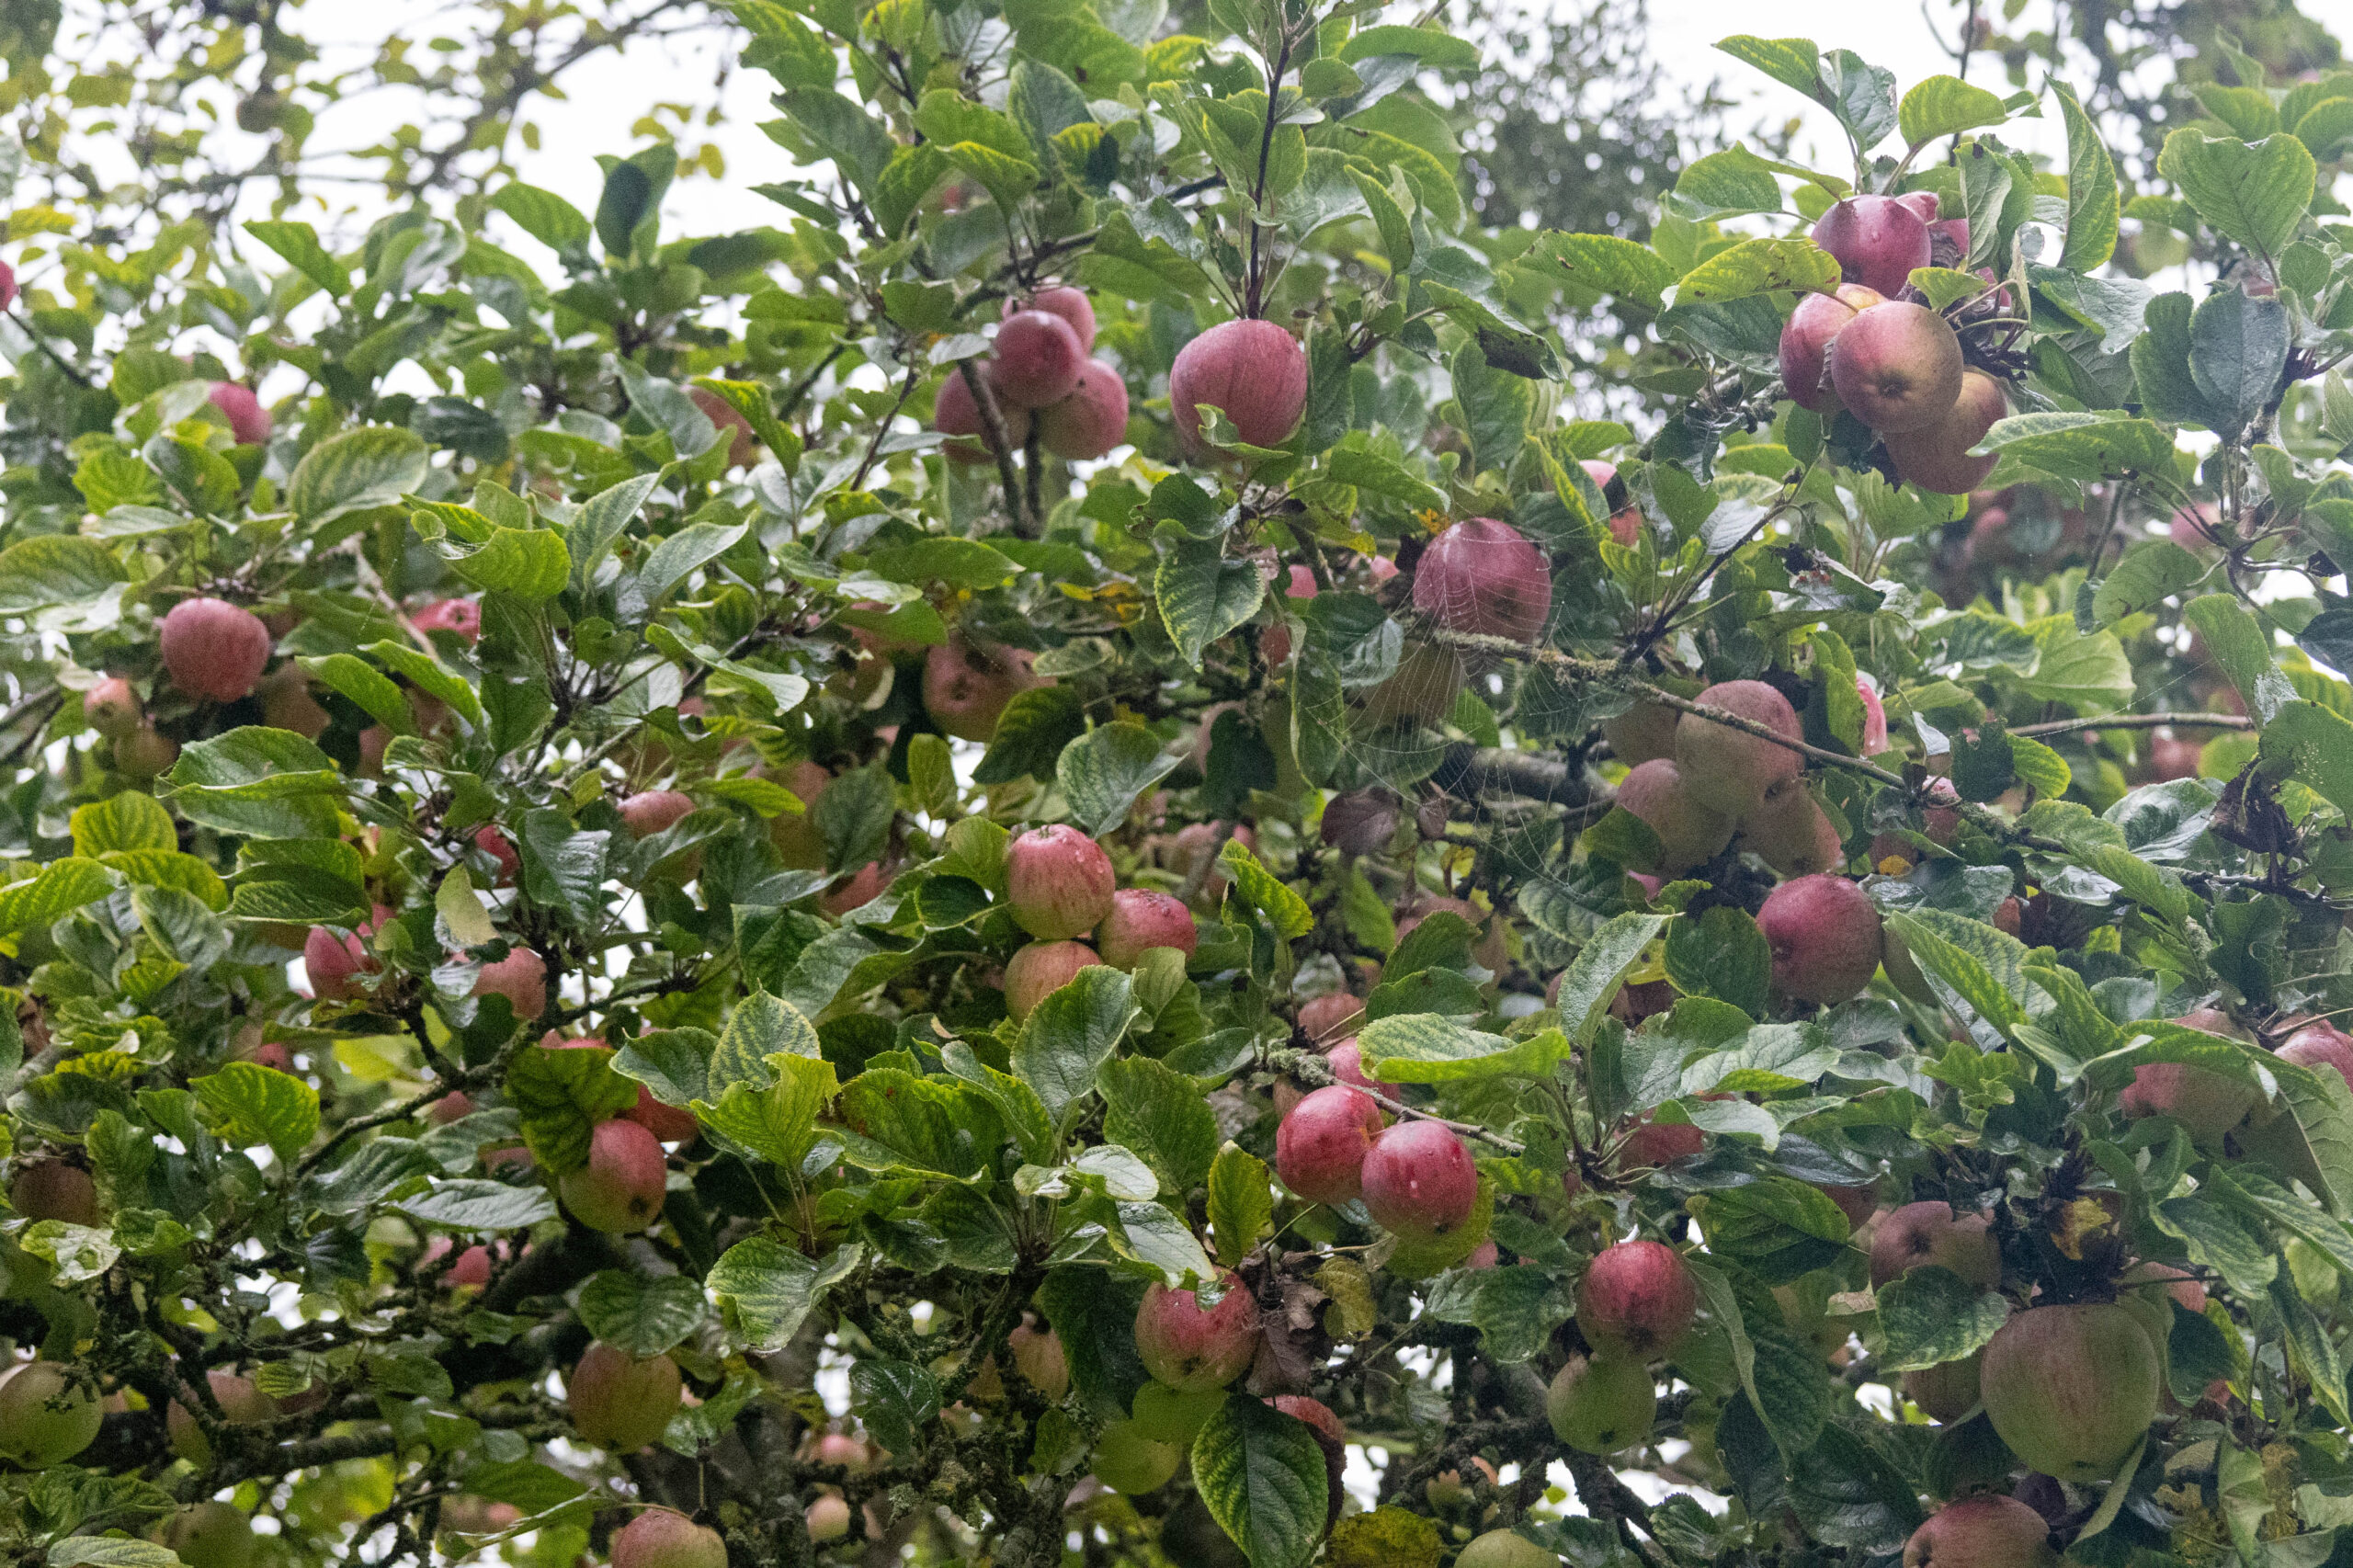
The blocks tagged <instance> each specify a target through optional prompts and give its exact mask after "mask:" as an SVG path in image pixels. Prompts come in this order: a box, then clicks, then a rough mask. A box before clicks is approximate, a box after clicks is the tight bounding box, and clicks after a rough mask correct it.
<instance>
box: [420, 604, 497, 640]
mask: <svg viewBox="0 0 2353 1568" xmlns="http://www.w3.org/2000/svg"><path fill="white" fill-rule="evenodd" d="M408 623H409V624H410V625H411V626H414V627H415V628H416V629H417V630H418V631H446V632H448V633H449V634H450V635H451V636H452V637H455V638H456V639H458V641H459V642H463V643H464V644H465V645H466V646H467V647H469V648H471V647H472V646H473V645H474V644H475V643H476V642H481V641H482V601H481V600H479V599H435V600H434V601H433V602H432V603H431V604H429V605H426V607H425V608H423V609H421V610H418V611H417V612H416V613H415V614H414V615H412V616H410V617H409V618H408Z"/></svg>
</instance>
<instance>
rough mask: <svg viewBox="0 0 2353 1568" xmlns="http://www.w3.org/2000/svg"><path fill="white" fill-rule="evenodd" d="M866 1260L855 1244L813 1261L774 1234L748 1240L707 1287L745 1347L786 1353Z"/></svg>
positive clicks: (731, 1251) (715, 1270) (713, 1269)
mask: <svg viewBox="0 0 2353 1568" xmlns="http://www.w3.org/2000/svg"><path fill="white" fill-rule="evenodd" d="M861 1256H863V1249H862V1248H860V1247H858V1246H857V1245H855V1244H852V1245H848V1246H841V1247H836V1248H835V1249H834V1251H833V1253H832V1254H831V1256H827V1257H825V1258H824V1260H822V1261H812V1260H811V1259H809V1258H807V1257H804V1256H801V1254H800V1253H799V1252H797V1251H795V1250H794V1249H793V1248H791V1247H790V1246H788V1245H786V1244H784V1243H783V1242H781V1241H779V1240H777V1239H776V1238H774V1237H772V1236H765V1235H759V1236H747V1237H745V1239H744V1240H742V1241H740V1242H737V1243H736V1244H734V1245H733V1246H732V1247H729V1248H728V1249H727V1250H726V1251H725V1252H724V1253H722V1254H721V1255H720V1258H719V1261H718V1262H716V1263H714V1264H712V1265H711V1266H710V1274H709V1275H708V1276H707V1277H706V1278H705V1279H704V1281H703V1283H704V1284H705V1285H707V1286H709V1287H710V1293H711V1295H712V1296H713V1297H715V1298H716V1299H717V1300H718V1301H719V1306H720V1310H721V1312H722V1313H723V1314H724V1315H725V1317H726V1320H727V1325H728V1327H729V1328H731V1329H733V1331H734V1335H735V1337H736V1338H737V1339H739V1340H740V1341H741V1343H742V1344H743V1346H744V1347H745V1349H747V1350H756V1351H770V1350H781V1349H783V1348H784V1346H786V1345H788V1344H789V1343H790V1342H791V1339H792V1336H793V1335H796V1334H799V1333H800V1332H801V1324H802V1323H803V1322H805V1321H806V1320H807V1319H808V1316H809V1313H810V1312H812V1311H813V1310H814V1309H815V1307H816V1305H817V1303H818V1301H820V1300H822V1299H823V1297H824V1293H825V1290H826V1288H827V1287H829V1286H831V1285H833V1284H835V1282H837V1281H838V1280H840V1279H842V1278H844V1277H846V1276H847V1275H848V1273H849V1272H850V1271H851V1270H852V1269H853V1268H855V1267H858V1261H859V1259H860V1257H861Z"/></svg>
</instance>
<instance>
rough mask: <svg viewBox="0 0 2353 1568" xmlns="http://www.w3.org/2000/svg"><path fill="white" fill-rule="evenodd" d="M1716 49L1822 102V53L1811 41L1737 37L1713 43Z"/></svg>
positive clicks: (1739, 35)
mask: <svg viewBox="0 0 2353 1568" xmlns="http://www.w3.org/2000/svg"><path fill="white" fill-rule="evenodd" d="M1716 47H1717V48H1718V49H1720V50H1722V51H1724V52H1725V53H1726V54H1729V55H1731V56H1732V57H1733V59H1734V60H1737V61H1740V62H1742V63H1744V64H1747V65H1753V66H1755V67H1756V69H1757V70H1759V71H1762V72H1764V73H1765V74H1767V75H1768V76H1770V77H1772V78H1773V80H1775V81H1776V82H1779V83H1780V84H1781V85H1783V86H1785V87H1790V88H1793V89H1795V90H1796V91H1798V92H1801V93H1803V94H1804V95H1805V96H1806V97H1810V98H1813V99H1814V100H1815V101H1816V102H1821V101H1822V98H1823V91H1822V51H1821V50H1820V49H1819V48H1817V47H1816V46H1815V44H1814V42H1813V40H1812V39H1804V38H1752V37H1750V36H1749V35H1747V34H1745V33H1741V34H1736V35H1734V36H1733V37H1732V38H1727V39H1719V40H1716Z"/></svg>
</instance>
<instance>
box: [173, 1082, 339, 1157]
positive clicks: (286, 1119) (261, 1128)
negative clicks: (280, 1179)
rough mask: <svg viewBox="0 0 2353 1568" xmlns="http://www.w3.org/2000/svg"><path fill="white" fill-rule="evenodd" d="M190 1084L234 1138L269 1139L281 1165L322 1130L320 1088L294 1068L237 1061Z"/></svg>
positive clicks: (238, 1140)
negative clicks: (286, 1069)
mask: <svg viewBox="0 0 2353 1568" xmlns="http://www.w3.org/2000/svg"><path fill="white" fill-rule="evenodd" d="M188 1087H190V1088H192V1089H194V1090H195V1091H196V1097H197V1099H198V1100H199V1102H200V1103H201V1104H202V1105H203V1107H204V1108H205V1110H206V1112H207V1113H208V1114H209V1115H210V1117H211V1119H213V1120H214V1121H215V1122H217V1123H219V1124H220V1125H221V1127H222V1131H223V1133H224V1134H225V1135H226V1137H227V1138H228V1140H229V1142H232V1143H235V1144H239V1145H243V1144H248V1143H267V1144H268V1145H269V1148H270V1152H271V1153H275V1154H276V1155H277V1156H278V1163H279V1164H281V1165H287V1164H291V1163H292V1161H293V1159H294V1156H295V1155H297V1154H299V1153H301V1152H302V1151H303V1150H304V1149H305V1148H307V1147H308V1146H309V1145H310V1142H311V1140H312V1139H313V1137H315V1136H316V1135H317V1133H318V1131H319V1091H318V1090H316V1089H314V1088H313V1087H311V1085H308V1084H306V1083H304V1082H303V1081H302V1080H301V1079H300V1078H297V1077H295V1076H294V1075H293V1074H291V1073H280V1072H278V1071H277V1070H276V1069H275V1068H270V1067H263V1066H259V1065H257V1064H256V1063H254V1062H230V1063H229V1064H228V1065H227V1066H225V1067H223V1068H222V1069H221V1071H219V1072H218V1073H213V1074H209V1075H207V1076H204V1077H201V1078H191V1079H189V1080H188Z"/></svg>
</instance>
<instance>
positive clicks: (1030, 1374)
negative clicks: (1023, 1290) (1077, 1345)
mask: <svg viewBox="0 0 2353 1568" xmlns="http://www.w3.org/2000/svg"><path fill="white" fill-rule="evenodd" d="M1005 1339H1006V1347H1007V1348H1008V1349H1010V1350H1011V1351H1012V1353H1013V1364H1014V1365H1015V1366H1016V1367H1018V1368H1019V1369H1021V1375H1022V1376H1023V1377H1024V1378H1026V1379H1028V1380H1029V1386H1030V1387H1031V1388H1034V1389H1036V1390H1037V1391H1038V1392H1040V1393H1041V1394H1043V1395H1045V1397H1046V1399H1047V1401H1048V1402H1049V1403H1054V1404H1060V1403H1062V1400H1063V1395H1064V1394H1066V1393H1068V1392H1070V1358H1069V1357H1068V1356H1066V1355H1065V1354H1064V1353H1063V1342H1062V1336H1061V1335H1057V1334H1056V1333H1055V1332H1054V1331H1053V1330H1052V1329H1051V1328H1044V1329H1040V1328H1032V1327H1031V1326H1030V1325H1029V1324H1028V1323H1027V1322H1023V1323H1020V1324H1016V1325H1015V1327H1014V1330H1013V1332H1012V1333H1010V1334H1008V1335H1006V1336H1005Z"/></svg>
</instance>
